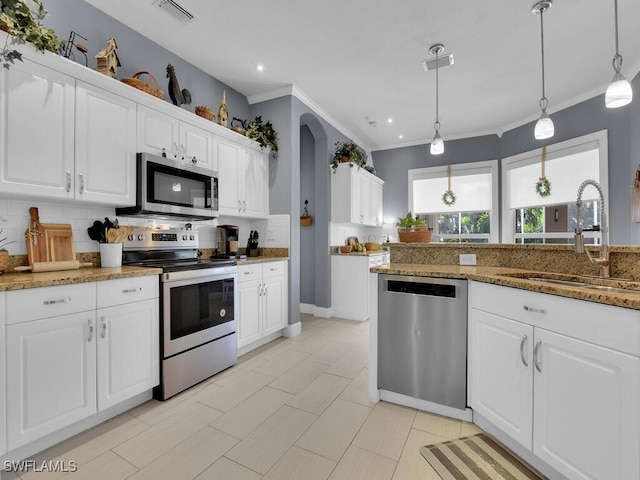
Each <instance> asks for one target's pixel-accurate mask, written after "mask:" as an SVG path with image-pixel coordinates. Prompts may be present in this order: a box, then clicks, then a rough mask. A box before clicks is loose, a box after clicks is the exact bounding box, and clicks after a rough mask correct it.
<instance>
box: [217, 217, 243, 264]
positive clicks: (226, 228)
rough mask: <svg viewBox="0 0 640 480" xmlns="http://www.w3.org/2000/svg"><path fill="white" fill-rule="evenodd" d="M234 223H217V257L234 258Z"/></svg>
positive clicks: (235, 248) (236, 234)
mask: <svg viewBox="0 0 640 480" xmlns="http://www.w3.org/2000/svg"><path fill="white" fill-rule="evenodd" d="M239 230H240V229H239V228H238V227H237V226H236V225H218V227H217V229H216V253H215V254H214V257H217V258H235V257H236V256H237V255H238V232H239Z"/></svg>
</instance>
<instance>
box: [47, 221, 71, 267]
mask: <svg viewBox="0 0 640 480" xmlns="http://www.w3.org/2000/svg"><path fill="white" fill-rule="evenodd" d="M41 225H42V230H43V231H44V239H45V242H46V246H47V251H48V254H49V259H48V261H50V262H65V261H75V260H76V247H75V244H74V242H73V232H72V231H71V225H69V224H68V223H42V224H41Z"/></svg>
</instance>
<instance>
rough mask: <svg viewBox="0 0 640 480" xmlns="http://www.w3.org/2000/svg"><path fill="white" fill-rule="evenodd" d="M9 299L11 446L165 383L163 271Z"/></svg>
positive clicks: (9, 295) (23, 293)
mask: <svg viewBox="0 0 640 480" xmlns="http://www.w3.org/2000/svg"><path fill="white" fill-rule="evenodd" d="M6 304H7V305H6V323H7V326H6V343H7V352H6V359H7V363H6V398H7V449H6V450H7V451H11V450H13V449H16V448H18V447H21V446H23V445H26V444H28V443H30V442H33V441H35V440H37V439H39V438H42V437H44V436H45V435H48V434H51V433H54V432H56V431H58V430H60V429H63V428H65V427H67V426H69V425H71V424H73V423H75V422H77V421H79V420H82V419H85V418H87V417H89V416H91V415H93V414H95V413H96V412H98V411H102V410H104V409H106V408H108V407H111V406H113V405H116V404H117V403H119V402H122V401H124V400H126V399H128V398H131V397H133V396H135V395H137V394H139V393H142V392H144V391H147V390H150V389H151V388H152V387H154V386H155V385H157V384H158V378H159V371H158V362H159V340H158V336H159V316H158V308H159V307H158V279H157V277H156V276H149V277H136V278H131V279H123V280H108V281H104V282H97V283H82V284H74V285H63V286H55V287H43V288H34V289H25V290H17V291H11V292H7V294H6ZM96 308H97V309H96ZM78 310H79V311H78Z"/></svg>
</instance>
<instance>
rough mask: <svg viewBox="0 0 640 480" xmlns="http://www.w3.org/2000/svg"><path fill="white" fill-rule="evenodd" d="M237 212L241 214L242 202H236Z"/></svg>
mask: <svg viewBox="0 0 640 480" xmlns="http://www.w3.org/2000/svg"><path fill="white" fill-rule="evenodd" d="M238 212H242V200H238Z"/></svg>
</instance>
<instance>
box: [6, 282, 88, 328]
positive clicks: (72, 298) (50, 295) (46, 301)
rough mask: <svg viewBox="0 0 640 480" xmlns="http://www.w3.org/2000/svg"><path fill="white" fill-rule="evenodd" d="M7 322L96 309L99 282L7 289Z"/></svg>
mask: <svg viewBox="0 0 640 480" xmlns="http://www.w3.org/2000/svg"><path fill="white" fill-rule="evenodd" d="M6 301H7V306H6V308H7V310H6V312H7V318H6V321H7V325H11V324H15V323H22V322H28V321H31V320H38V319H41V318H48V317H57V316H59V315H68V314H70V313H76V312H84V311H87V310H94V309H95V308H96V284H95V283H94V282H89V283H74V284H70V285H56V286H53V287H41V288H26V289H24V290H13V291H10V292H7V297H6Z"/></svg>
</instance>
